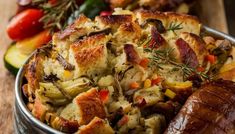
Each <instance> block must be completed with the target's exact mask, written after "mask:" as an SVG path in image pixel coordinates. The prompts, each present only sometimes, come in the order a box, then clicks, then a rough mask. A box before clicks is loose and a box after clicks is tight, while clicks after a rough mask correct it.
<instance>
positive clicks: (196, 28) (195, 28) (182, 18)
mask: <svg viewBox="0 0 235 134" xmlns="http://www.w3.org/2000/svg"><path fill="white" fill-rule="evenodd" d="M136 14H137V18H138V19H139V23H140V24H142V23H143V22H144V21H145V20H147V19H158V20H161V21H162V23H163V25H164V26H165V27H166V28H168V27H170V25H171V24H172V23H176V24H181V26H182V29H180V30H177V31H176V32H175V33H176V34H179V33H181V32H189V33H194V34H196V35H199V33H200V29H201V24H200V22H199V20H198V19H197V17H194V16H190V15H186V14H184V15H182V14H177V13H173V12H164V13H162V12H158V11H147V10H138V11H136Z"/></svg>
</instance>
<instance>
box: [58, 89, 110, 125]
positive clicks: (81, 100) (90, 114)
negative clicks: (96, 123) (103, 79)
mask: <svg viewBox="0 0 235 134" xmlns="http://www.w3.org/2000/svg"><path fill="white" fill-rule="evenodd" d="M61 116H62V117H63V118H65V119H68V120H77V121H78V124H79V125H86V124H88V123H89V122H90V121H91V120H92V119H93V118H94V117H99V118H102V119H103V118H105V117H106V112H105V109H104V105H103V102H102V101H101V100H100V97H99V93H98V91H97V89H95V88H93V89H90V90H88V91H87V92H84V93H81V94H79V95H78V96H77V97H76V98H74V100H73V103H71V104H69V105H67V107H65V109H64V110H63V111H62V112H61Z"/></svg>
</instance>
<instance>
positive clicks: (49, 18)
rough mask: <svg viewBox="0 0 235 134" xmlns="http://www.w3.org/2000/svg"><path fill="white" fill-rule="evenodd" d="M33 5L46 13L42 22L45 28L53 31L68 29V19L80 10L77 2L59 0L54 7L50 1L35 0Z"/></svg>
mask: <svg viewBox="0 0 235 134" xmlns="http://www.w3.org/2000/svg"><path fill="white" fill-rule="evenodd" d="M32 3H33V4H36V5H39V7H40V8H41V9H42V10H43V11H44V16H43V17H42V18H41V20H40V21H42V22H43V23H44V28H46V29H47V28H48V29H50V30H52V31H54V30H55V29H59V30H60V29H63V28H64V27H66V26H67V19H68V17H69V16H70V15H71V13H73V12H75V10H78V9H79V7H78V5H77V3H76V0H57V1H56V3H54V4H53V5H52V4H50V3H48V0H33V1H32Z"/></svg>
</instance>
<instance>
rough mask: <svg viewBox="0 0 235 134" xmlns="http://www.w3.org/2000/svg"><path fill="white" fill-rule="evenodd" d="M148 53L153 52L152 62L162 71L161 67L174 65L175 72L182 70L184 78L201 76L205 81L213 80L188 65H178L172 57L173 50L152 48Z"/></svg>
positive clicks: (148, 49)
mask: <svg viewBox="0 0 235 134" xmlns="http://www.w3.org/2000/svg"><path fill="white" fill-rule="evenodd" d="M144 50H145V51H146V52H151V53H152V57H150V60H151V61H152V63H153V64H154V65H156V66H157V67H159V68H160V69H162V67H161V66H160V65H163V64H171V65H174V68H175V70H181V71H182V73H183V77H184V78H188V77H189V76H191V75H192V74H195V75H197V76H199V77H200V78H201V79H203V80H211V79H212V78H211V77H210V76H209V75H207V74H206V73H204V72H198V71H197V70H196V69H195V68H192V67H189V66H188V65H187V64H183V63H178V62H176V61H175V59H174V58H173V57H171V55H172V52H173V51H174V49H173V48H169V49H164V50H154V49H151V48H145V49H144Z"/></svg>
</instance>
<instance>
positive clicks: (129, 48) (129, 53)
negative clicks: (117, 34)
mask: <svg viewBox="0 0 235 134" xmlns="http://www.w3.org/2000/svg"><path fill="white" fill-rule="evenodd" d="M124 51H125V53H126V58H127V61H128V62H131V63H134V64H139V62H140V57H139V55H138V53H137V52H136V50H135V48H134V46H133V45H131V44H125V46H124Z"/></svg>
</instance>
